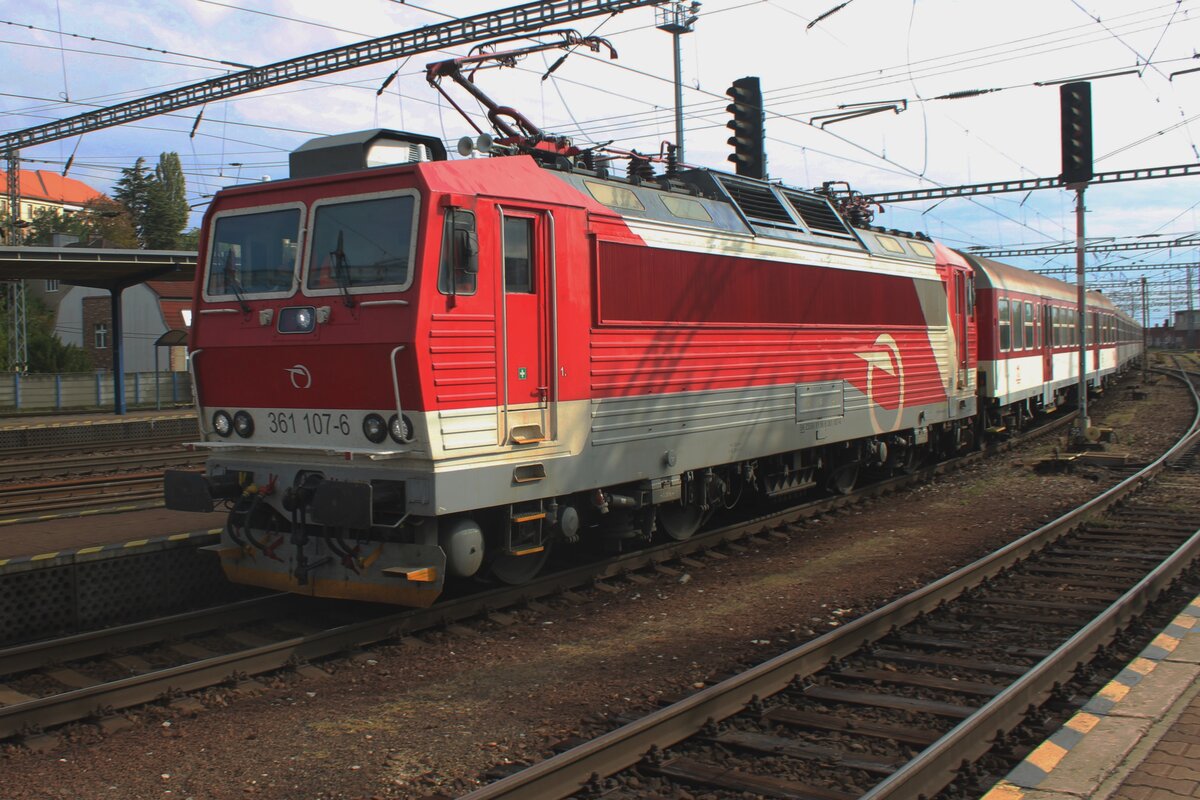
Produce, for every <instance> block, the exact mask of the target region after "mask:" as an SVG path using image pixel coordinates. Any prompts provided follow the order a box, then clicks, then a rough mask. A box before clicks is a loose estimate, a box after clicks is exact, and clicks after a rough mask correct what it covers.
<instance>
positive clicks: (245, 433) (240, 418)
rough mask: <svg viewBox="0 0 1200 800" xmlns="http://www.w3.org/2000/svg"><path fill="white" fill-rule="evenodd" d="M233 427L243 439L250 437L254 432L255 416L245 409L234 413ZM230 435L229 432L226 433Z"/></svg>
mask: <svg viewBox="0 0 1200 800" xmlns="http://www.w3.org/2000/svg"><path fill="white" fill-rule="evenodd" d="M233 429H234V430H235V431H237V435H238V436H240V437H242V438H243V439H248V438H250V436H251V435H252V434H253V433H254V418H253V417H251V416H250V415H249V414H248V413H246V412H245V411H239V412H237V413H236V414H234V415H233ZM225 435H226V436H228V435H229V434H225Z"/></svg>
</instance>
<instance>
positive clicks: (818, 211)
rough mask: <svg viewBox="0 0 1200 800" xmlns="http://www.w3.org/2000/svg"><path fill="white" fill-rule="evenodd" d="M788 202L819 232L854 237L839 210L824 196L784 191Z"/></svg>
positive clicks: (805, 222)
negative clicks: (838, 212) (838, 213)
mask: <svg viewBox="0 0 1200 800" xmlns="http://www.w3.org/2000/svg"><path fill="white" fill-rule="evenodd" d="M783 194H784V196H785V197H787V199H788V202H789V203H791V204H792V208H794V209H795V210H796V213H797V214H798V215H799V216H800V219H802V220H804V224H805V225H807V226H808V227H809V228H811V229H812V230H813V231H816V232H817V233H824V234H826V235H828V236H844V237H846V238H848V239H852V238H854V234H852V233H851V232H850V229H849V228H847V227H846V223H845V222H842V218H841V217H839V216H838V215H837V212H836V211H834V210H833V208H832V207H831V206H830V205H829V201H828V200H826V199H825V198H823V197H813V196H811V195H803V194H799V193H797V192H784V193H783Z"/></svg>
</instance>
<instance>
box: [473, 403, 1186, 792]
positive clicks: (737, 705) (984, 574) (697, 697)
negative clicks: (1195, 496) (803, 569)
mask: <svg viewBox="0 0 1200 800" xmlns="http://www.w3.org/2000/svg"><path fill="white" fill-rule="evenodd" d="M1188 385H1189V387H1191V384H1190V382H1188ZM1192 396H1193V400H1194V401H1195V403H1196V408H1197V412H1196V416H1195V417H1194V419H1193V421H1192V425H1191V427H1190V428H1189V431H1188V432H1187V433H1186V434H1185V435H1184V436H1183V437H1182V438H1181V439H1180V440H1179V441H1178V442H1177V443H1176V444H1175V445H1174V446H1173V447H1172V448H1171V449H1170V450H1168V451H1167V453H1165V454H1164V455H1163V456H1160V457H1159V458H1158V459H1156V460H1155V461H1154V462H1152V463H1151V464H1149V465H1147V466H1146V467H1145V468H1144V469H1142V470H1141V471H1139V472H1138V473H1135V474H1134V475H1132V476H1130V477H1128V478H1126V479H1125V480H1123V481H1121V482H1120V483H1118V484H1117V485H1116V486H1114V487H1112V488H1111V489H1109V490H1108V491H1106V492H1104V493H1102V494H1100V495H1099V496H1097V497H1095V498H1093V499H1092V500H1090V501H1088V502H1087V503H1085V504H1083V505H1082V506H1080V507H1079V508H1077V509H1075V510H1073V511H1071V512H1069V513H1068V514H1065V515H1063V516H1061V517H1059V518H1058V519H1056V520H1054V521H1052V522H1050V523H1048V524H1046V525H1044V526H1042V527H1041V528H1038V529H1037V530H1035V531H1033V532H1031V533H1028V534H1026V535H1025V536H1023V537H1021V538H1020V539H1018V540H1016V541H1014V542H1012V543H1011V544H1009V545H1007V546H1005V547H1003V548H1001V549H1000V550H997V551H996V552H994V553H992V554H990V555H988V556H985V557H984V558H982V559H980V560H978V561H976V562H974V563H972V564H968V565H967V566H964V567H962V568H961V569H958V570H956V571H955V572H953V573H950V574H949V575H947V576H945V577H943V578H941V579H939V580H938V581H935V582H934V583H932V584H929V585H927V586H925V587H922V588H921V589H918V590H916V591H915V592H912V593H910V594H908V595H906V596H904V597H902V598H899V599H897V600H894V601H892V602H891V603H888V604H887V605H885V606H882V607H881V608H879V609H876V610H875V611H872V612H870V613H868V614H866V615H864V616H862V617H859V618H858V619H855V620H853V621H852V622H849V623H847V624H845V625H843V626H841V627H839V628H838V629H836V630H834V631H831V632H829V633H826V634H824V635H822V636H820V637H818V638H816V639H814V640H812V641H811V642H807V643H805V644H803V645H801V646H800V647H797V648H795V649H793V650H790V651H788V652H786V653H783V654H781V655H779V656H776V657H775V658H772V659H770V660H768V661H766V662H764V663H762V664H760V665H758V666H756V667H753V668H751V669H749V670H747V671H745V672H743V673H740V674H738V675H735V676H733V677H731V678H728V679H726V680H725V681H722V682H721V683H718V684H716V685H714V686H710V687H708V688H705V689H702V690H700V691H699V692H697V693H695V694H693V695H691V696H689V697H687V698H685V699H683V700H680V701H679V702H677V703H674V704H672V705H670V706H666V707H664V708H662V709H659V710H658V711H655V712H653V713H651V714H649V715H647V716H645V717H643V718H641V719H638V720H635V721H633V722H630V723H628V724H627V725H624V726H622V727H620V728H617V729H616V730H613V731H610V732H608V733H606V734H603V735H602V736H600V737H598V738H596V739H593V740H592V741H589V742H586V743H584V744H581V745H579V746H578V747H575V748H572V749H570V750H567V751H565V752H562V753H560V754H558V755H555V756H553V757H551V758H548V759H546V760H545V761H541V762H539V763H537V764H534V765H532V766H530V767H528V768H527V769H524V770H522V771H521V772H518V773H515V774H513V775H510V776H508V777H505V778H502V779H500V780H498V781H496V782H494V783H491V784H488V785H487V786H484V787H481V788H480V789H477V790H475V791H472V792H470V793H468V794H466V795H463V796H462V798H460V800H495V799H496V798H506V799H508V800H512V799H513V798H519V800H559V799H560V798H563V797H566V796H568V795H570V794H572V793H575V792H578V791H580V790H581V789H583V788H584V787H585V786H587V785H588V784H589V782H591V781H592V779H593V777H594V776H607V775H612V774H614V773H616V772H619V771H621V770H623V769H627V768H628V767H631V766H633V765H634V764H636V763H638V761H640V760H641V758H642V757H643V756H644V755H645V754H646V753H648V752H650V751H651V750H652V749H654V748H658V749H660V750H662V749H666V748H668V747H670V746H672V745H675V744H677V743H678V742H681V741H683V740H684V739H686V738H688V737H689V736H691V735H693V734H694V733H695V732H696V731H698V730H701V729H702V728H703V727H704V726H705V725H706V724H707V723H708V721H710V720H721V719H725V718H727V717H730V716H732V715H734V714H736V713H738V712H740V711H742V710H743V709H744V708H745V707H746V706H747V705H748V704H750V702H751V701H753V700H754V699H755V698H762V697H768V696H770V695H773V694H776V693H778V692H780V691H782V690H783V689H785V688H786V687H787V686H788V685H790V684H791V683H792V681H793V680H795V679H796V678H797V677H800V676H804V675H809V674H812V673H814V672H817V671H818V670H820V669H821V668H823V667H825V666H826V665H827V664H828V663H829V662H830V661H832V660H834V659H838V658H844V657H847V656H849V655H851V654H852V653H854V652H856V651H857V650H859V649H860V648H861V647H862V646H863V645H864V644H865V643H868V642H871V641H875V640H877V639H880V638H883V637H884V636H885V635H887V634H888V633H890V632H891V631H892V630H894V629H895V628H896V627H898V626H900V625H904V624H906V623H908V622H911V621H913V620H915V619H917V618H918V617H920V616H921V615H923V614H925V613H928V612H931V611H933V610H934V609H936V608H937V607H939V606H940V605H942V604H943V603H945V602H946V601H947V600H950V599H952V598H954V597H957V596H959V595H960V594H962V593H963V592H964V591H965V590H966V589H968V588H971V587H973V586H975V585H978V584H979V583H980V582H982V581H984V580H986V579H988V578H990V577H992V576H994V575H997V574H999V573H1001V572H1003V571H1004V570H1006V569H1008V568H1009V567H1011V566H1013V565H1014V564H1016V563H1018V562H1019V561H1021V560H1023V559H1025V558H1027V557H1028V556H1029V555H1030V554H1032V553H1033V552H1035V551H1037V550H1039V549H1041V548H1042V547H1044V546H1045V545H1047V544H1049V543H1051V542H1053V541H1054V540H1055V539H1057V538H1059V537H1060V536H1062V535H1064V534H1065V533H1067V532H1068V531H1069V530H1070V529H1072V528H1074V527H1075V526H1077V525H1079V524H1080V523H1082V522H1084V521H1085V520H1087V519H1088V518H1089V517H1091V516H1092V515H1094V514H1096V513H1098V512H1099V511H1100V510H1102V509H1104V508H1107V507H1108V506H1110V505H1112V504H1113V503H1115V502H1116V501H1118V500H1119V499H1121V498H1124V497H1125V496H1126V495H1128V494H1129V493H1130V492H1132V491H1133V490H1134V489H1136V488H1138V487H1139V486H1141V484H1142V483H1143V482H1144V481H1146V480H1148V479H1149V478H1150V477H1152V476H1153V475H1155V474H1157V472H1158V471H1160V470H1161V469H1162V468H1163V466H1164V465H1165V464H1166V463H1168V460H1169V459H1173V458H1176V457H1178V455H1179V454H1180V453H1182V452H1183V451H1184V450H1185V449H1186V448H1187V447H1190V446H1191V444H1193V443H1195V441H1196V440H1197V439H1198V438H1200V399H1198V398H1197V397H1196V391H1195V389H1194V388H1192ZM1197 548H1200V537H1193V538H1192V539H1190V540H1189V542H1188V544H1187V545H1185V547H1184V548H1183V549H1184V550H1185V551H1186V552H1187V553H1191V554H1192V555H1193V556H1194V554H1195V551H1196V550H1197ZM1179 558H1180V559H1182V558H1186V554H1185V555H1184V556H1180V557H1179ZM1178 563H1179V560H1178V559H1176V558H1173V559H1172V564H1173V565H1174V564H1178ZM1163 574H1165V573H1159V571H1157V570H1156V575H1155V576H1150V577H1147V578H1146V579H1145V581H1143V583H1147V584H1148V585H1150V586H1154V587H1157V586H1159V585H1160V583H1161V582H1162V581H1163V580H1165V578H1164V577H1163V576H1162V575H1163ZM1142 603H1144V601H1134V600H1129V601H1123V602H1121V603H1120V604H1119V605H1120V606H1121V610H1120V611H1118V612H1116V613H1117V614H1118V617H1119V618H1120V619H1127V618H1128V616H1129V615H1130V613H1131V610H1132V609H1135V608H1137V607H1139V605H1140V604H1142ZM1087 627H1088V629H1091V628H1092V625H1091V624H1089V625H1088V626H1087ZM1108 635H1109V636H1110V638H1111V630H1110V631H1109V634H1108ZM1096 638H1099V634H1097V633H1095V632H1094V631H1093V630H1089V631H1088V634H1087V635H1086V636H1083V634H1082V632H1081V633H1080V634H1078V635H1077V636H1076V637H1073V638H1072V639H1071V641H1070V642H1069V643H1068V645H1069V647H1068V645H1064V647H1066V648H1068V649H1067V650H1066V652H1065V653H1064V655H1062V656H1061V658H1063V659H1068V660H1069V658H1070V657H1071V656H1078V655H1079V654H1081V653H1083V652H1085V651H1087V650H1088V649H1089V648H1091V649H1094V647H1096V646H1098V645H1095V644H1094V643H1093V639H1096ZM1061 649H1062V648H1060V650H1061ZM1056 652H1057V651H1056ZM1046 660H1047V661H1049V658H1047V659H1046ZM1060 663H1061V662H1060ZM1071 663H1072V665H1073V663H1076V662H1071ZM1037 672H1038V674H1037V676H1036V677H1028V679H1026V678H1022V679H1021V680H1020V681H1018V682H1017V684H1014V685H1013V687H1011V694H1009V692H1005V693H1002V694H1001V695H1000V696H998V697H997V698H996V699H995V700H993V701H992V702H989V703H988V704H987V705H986V706H984V707H983V709H981V710H980V711H979V712H977V714H976V715H973V716H972V717H969V718H968V719H967V720H964V721H963V722H962V723H960V724H959V725H958V726H956V727H955V728H954V729H953V730H952V731H951V732H950V734H952V735H953V740H952V741H950V742H948V743H947V744H945V745H942V744H935V745H931V746H930V748H927V749H926V750H925V751H923V753H922V754H921V758H920V759H919V760H918V761H919V763H916V764H915V765H914V766H910V767H906V768H902V769H901V770H900V771H898V772H897V773H895V774H894V775H893V776H892V777H891V778H890V779H888V780H887V781H885V782H884V783H883V784H880V786H877V787H876V788H875V789H874V790H872V794H869V795H867V797H871V798H872V800H878V798H884V797H905V798H911V797H918V796H921V795H922V794H924V795H926V796H932V794H934V793H936V791H937V790H940V789H941V788H942V786H944V785H945V783H946V782H948V779H947V778H946V776H947V774H950V772H949V771H950V770H952V769H955V768H957V767H958V766H959V765H960V764H961V763H962V760H963V758H964V757H965V756H964V755H962V754H963V753H977V752H978V750H980V749H981V748H980V745H979V743H978V741H977V740H975V739H972V738H971V737H972V735H974V736H976V737H977V736H979V735H980V731H986V732H994V731H995V730H997V729H998V727H997V726H998V725H1004V724H1006V725H1008V727H1011V726H1012V725H1013V724H1015V723H1014V722H1013V721H1012V720H1013V719H1015V716H1014V714H1015V710H1016V709H1020V710H1023V709H1024V708H1027V707H1028V706H1029V705H1030V702H1031V701H1030V698H1032V697H1035V696H1036V697H1038V698H1042V697H1045V696H1046V695H1047V694H1048V693H1049V691H1050V690H1051V689H1052V688H1053V681H1052V680H1051V683H1050V684H1049V685H1044V683H1043V682H1044V681H1045V680H1047V678H1046V677H1045V676H1046V675H1048V674H1049V669H1048V668H1047V669H1046V670H1042V669H1041V668H1039V669H1038V670H1037ZM1061 674H1062V673H1061V669H1060V671H1059V672H1058V678H1059V679H1061ZM1005 695H1008V696H1007V697H1005ZM1001 697H1005V702H1004V703H1003V704H1001V702H1000V700H1001ZM1021 702H1024V706H1022V705H1020V704H1021ZM1010 704H1011V705H1010ZM984 712H986V716H984V717H982V718H981V721H978V722H976V721H975V720H976V717H978V715H979V714H983V713H984ZM1001 712H1002V713H1001ZM988 726H990V727H988ZM939 741H944V740H939ZM982 749H986V747H984V748H982ZM927 770H928V771H927ZM931 775H932V776H935V777H930V776H931ZM951 777H952V775H951ZM939 780H941V781H942V783H941V784H940V785H938V786H936V787H933V784H935V783H938V781H939ZM931 788H932V790H931ZM875 792H883V793H879V794H875Z"/></svg>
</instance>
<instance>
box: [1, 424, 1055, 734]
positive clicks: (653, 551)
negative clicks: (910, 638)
mask: <svg viewBox="0 0 1200 800" xmlns="http://www.w3.org/2000/svg"><path fill="white" fill-rule="evenodd" d="M1073 416H1074V415H1073V414H1067V415H1064V416H1063V417H1061V418H1060V419H1058V420H1055V421H1054V422H1052V423H1050V424H1048V425H1044V426H1041V427H1039V428H1038V429H1036V430H1034V431H1030V432H1029V433H1030V434H1031V435H1034V434H1042V433H1045V432H1048V431H1049V430H1053V429H1056V428H1058V427H1061V426H1062V425H1065V424H1069V423H1070V421H1071V420H1072V419H1073ZM1014 443H1015V440H1014V441H1013V442H1007V443H1003V444H1002V445H1001V446H999V447H997V448H992V450H996V449H999V450H1005V449H1008V448H1009V447H1011V446H1012V444H1014ZM987 452H990V450H989V451H977V452H974V453H970V454H968V455H966V456H964V457H962V458H959V459H955V460H953V461H950V462H943V463H941V464H936V465H933V466H930V467H926V468H924V469H921V470H917V471H915V472H914V473H912V474H911V475H904V476H899V477H896V478H891V479H888V480H885V481H881V482H879V483H876V484H873V485H871V486H868V487H864V488H863V489H862V490H860V491H858V492H856V493H855V494H854V495H852V496H844V497H831V498H823V499H820V500H814V501H811V502H808V503H804V504H801V505H798V506H793V507H791V508H788V509H785V510H782V511H779V512H775V513H771V514H766V515H761V516H758V517H755V518H753V519H750V520H744V521H740V522H737V523H734V524H732V525H728V526H725V527H723V528H719V529H716V530H712V531H708V532H706V533H702V534H697V535H696V536H694V537H692V538H691V539H688V540H686V541H684V542H664V543H663V544H660V545H656V546H652V547H648V548H645V549H643V550H638V551H636V552H632V553H625V554H621V555H617V556H612V557H610V558H608V559H605V560H603V561H601V562H598V563H593V564H588V565H585V566H580V567H575V568H572V569H568V570H564V571H561V572H558V573H555V574H553V575H549V576H546V577H545V578H543V579H541V580H539V581H537V582H536V583H533V584H527V585H525V586H511V587H502V588H498V589H493V590H489V591H485V592H482V593H478V594H472V595H470V596H468V597H462V598H457V599H448V600H446V601H444V602H442V603H439V604H438V605H435V606H433V607H431V608H427V609H405V610H403V611H400V612H397V613H392V614H387V615H385V616H382V617H379V618H376V619H370V620H363V621H361V622H356V623H352V624H348V625H342V626H338V627H335V628H331V629H328V630H325V631H320V632H317V633H314V634H310V635H305V636H297V637H293V638H289V639H286V640H282V641H279V642H274V643H270V644H267V645H263V646H259V647H254V648H247V649H245V650H241V651H238V652H235V653H229V654H223V655H219V656H215V657H212V658H208V659H203V660H199V661H196V662H193V663H190V664H184V665H180V666H176V667H171V668H168V669H164V670H157V671H153V672H147V673H144V674H141V675H135V676H132V677H129V678H123V679H121V680H119V681H113V682H108V683H98V684H96V685H95V686H89V687H86V688H82V689H76V690H72V691H68V692H64V693H61V694H57V695H52V696H48V697H42V698H37V699H34V700H30V701H26V702H23V703H16V704H13V705H9V706H2V707H0V739H3V738H6V737H11V736H14V735H18V734H20V733H22V732H24V731H28V730H36V729H38V728H44V727H49V726H53V725H60V724H64V723H67V722H73V721H76V720H79V719H84V718H88V717H91V716H94V715H96V714H97V712H98V710H99V709H102V708H104V709H121V708H128V707H131V706H136V705H140V704H143V703H148V702H151V701H154V700H156V699H159V698H160V697H162V696H164V695H166V694H168V693H170V692H175V691H194V690H198V689H203V688H207V687H209V686H213V685H217V684H220V683H223V682H225V681H227V680H229V679H230V678H231V676H233V675H235V674H245V675H257V674H262V673H265V672H271V671H273V670H278V669H281V668H283V667H286V666H287V665H288V664H290V663H293V662H294V661H296V660H301V661H304V660H313V659H319V658H322V657H327V656H330V655H334V654H336V653H339V652H344V651H345V650H347V649H351V648H354V647H365V646H368V645H372V644H375V643H378V642H380V641H383V640H387V639H394V638H397V637H400V636H403V635H406V634H410V633H413V632H416V631H419V630H424V629H427V628H432V627H436V626H444V625H448V624H450V623H454V622H459V621H462V620H465V619H469V618H471V617H475V616H478V615H479V614H480V613H482V612H486V611H488V610H491V609H496V608H503V607H509V606H515V605H519V604H521V603H524V602H528V601H530V600H533V599H537V598H543V597H547V596H551V595H554V594H557V593H560V592H563V591H566V590H569V589H576V588H579V587H581V586H586V585H588V584H589V583H593V582H596V581H600V580H604V579H606V578H612V577H617V576H620V575H622V574H624V573H628V572H634V571H636V570H642V569H647V568H653V567H655V566H657V565H660V564H663V563H664V562H666V561H670V560H674V559H678V558H681V557H685V556H688V555H693V554H695V553H698V552H700V551H703V550H708V549H711V548H713V547H717V546H719V545H721V544H724V543H726V542H730V541H735V540H737V539H740V538H744V537H746V536H751V535H754V534H756V533H759V532H762V531H764V530H767V529H770V528H774V527H780V526H784V525H787V524H790V523H794V522H798V521H800V520H802V519H805V518H807V517H810V516H814V515H817V514H822V513H828V512H830V511H833V510H836V509H838V508H842V507H845V506H849V505H854V504H856V503H859V502H862V501H863V500H866V499H870V498H873V497H878V496H881V495H884V494H888V493H891V492H894V491H896V490H898V489H901V488H904V487H906V486H910V485H917V484H920V483H924V482H927V481H929V480H930V479H931V478H933V477H934V476H935V475H939V474H944V473H945V472H947V471H949V470H952V469H955V468H957V467H961V466H966V465H968V464H971V463H974V462H975V461H977V460H978V459H980V458H983V457H984V456H985V455H986V454H987ZM204 613H206V612H195V617H196V618H195V619H193V620H191V621H190V622H188V624H189V625H191V626H193V627H195V626H200V625H204V624H206V623H205V622H204V621H203V620H202V619H201V616H202V615H203V614H204ZM207 613H210V614H212V613H218V614H232V613H234V612H232V611H230V610H229V609H228V608H226V607H222V608H221V609H217V610H215V611H213V610H209V611H208V612H207ZM184 616H188V615H184ZM170 619H177V618H168V620H170ZM138 627H143V629H144V630H145V631H146V633H145V634H143V633H139V632H138V631H137V630H136V629H137V628H138ZM154 630H158V631H166V632H172V633H173V634H174V632H173V631H171V628H170V624H169V622H168V623H164V624H161V625H160V624H158V621H150V622H148V623H141V624H140V626H139V625H135V626H130V630H128V631H120V630H118V631H117V632H116V633H117V635H119V636H128V637H129V638H130V640H135V639H136V640H137V641H139V642H141V643H146V642H147V641H149V640H151V639H153V638H154V637H153V635H152V634H151V633H150V631H154ZM104 633H105V632H104V631H100V632H98V633H96V634H92V635H89V634H85V635H81V636H77V637H68V638H67V639H65V640H63V639H60V640H52V641H49V642H45V643H41V644H36V645H28V646H19V647H16V648H8V649H6V650H0V665H3V664H4V663H5V660H6V658H8V657H9V656H8V654H10V653H11V654H12V655H11V663H13V664H22V663H25V664H35V663H37V662H41V663H47V662H49V661H65V660H69V659H70V658H77V657H80V656H78V655H75V653H80V652H86V653H89V654H91V655H95V654H97V653H98V652H100V651H102V650H103V649H105V648H104V646H103V645H102V644H101V643H102V642H103V641H104ZM58 642H64V643H66V645H67V649H66V650H65V651H63V652H62V653H59V652H57V651H56V644H57V643H58ZM851 649H853V648H851Z"/></svg>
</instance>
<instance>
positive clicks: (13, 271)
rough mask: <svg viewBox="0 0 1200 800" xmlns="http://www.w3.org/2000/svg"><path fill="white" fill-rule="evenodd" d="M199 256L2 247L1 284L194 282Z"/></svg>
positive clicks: (107, 286)
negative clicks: (32, 281)
mask: <svg viewBox="0 0 1200 800" xmlns="http://www.w3.org/2000/svg"><path fill="white" fill-rule="evenodd" d="M195 276H196V253H195V252H193V251H187V250H114V249H107V248H87V247H0V281H16V280H23V279H24V280H42V279H45V280H58V281H62V282H63V283H69V284H72V285H75V286H90V287H92V288H95V289H108V290H110V291H112V290H113V289H124V288H127V287H129V286H135V285H137V284H139V283H143V282H145V281H179V282H187V283H190V282H191V281H192V280H193V279H194V278H195Z"/></svg>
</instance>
